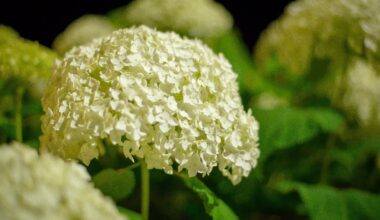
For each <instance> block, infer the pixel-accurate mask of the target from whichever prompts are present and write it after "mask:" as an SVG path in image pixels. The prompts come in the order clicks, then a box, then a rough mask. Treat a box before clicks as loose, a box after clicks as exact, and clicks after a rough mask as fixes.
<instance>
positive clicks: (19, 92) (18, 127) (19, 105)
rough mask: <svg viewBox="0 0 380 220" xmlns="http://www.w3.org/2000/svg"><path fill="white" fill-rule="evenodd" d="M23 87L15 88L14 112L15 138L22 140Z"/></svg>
mask: <svg viewBox="0 0 380 220" xmlns="http://www.w3.org/2000/svg"><path fill="white" fill-rule="evenodd" d="M23 95H24V88H23V87H18V88H17V90H16V113H15V128H16V140H17V141H18V142H22V97H23Z"/></svg>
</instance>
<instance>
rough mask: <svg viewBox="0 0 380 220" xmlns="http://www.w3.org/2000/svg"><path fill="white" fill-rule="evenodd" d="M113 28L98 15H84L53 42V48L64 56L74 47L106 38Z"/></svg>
mask: <svg viewBox="0 0 380 220" xmlns="http://www.w3.org/2000/svg"><path fill="white" fill-rule="evenodd" d="M114 30H115V28H114V26H113V25H112V23H111V22H110V21H108V20H107V19H106V18H105V17H103V16H100V15H84V16H82V17H80V18H78V19H77V20H75V21H73V22H72V23H71V24H69V26H67V28H66V29H65V31H64V32H62V33H61V34H59V35H58V36H57V38H56V39H55V40H54V42H53V48H54V50H56V51H57V52H58V53H59V54H64V53H66V52H67V51H68V50H70V49H71V48H73V47H74V46H79V45H82V44H86V43H89V42H90V41H91V40H93V39H95V38H98V37H103V36H106V35H108V34H110V33H112V31H114Z"/></svg>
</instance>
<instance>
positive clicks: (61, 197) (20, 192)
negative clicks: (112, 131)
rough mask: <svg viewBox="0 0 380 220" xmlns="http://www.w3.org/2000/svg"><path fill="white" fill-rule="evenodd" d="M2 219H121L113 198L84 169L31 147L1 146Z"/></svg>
mask: <svg viewBox="0 0 380 220" xmlns="http://www.w3.org/2000/svg"><path fill="white" fill-rule="evenodd" d="M0 176H1V178H0V213H1V219H3V220H24V219H28V220H51V219H57V220H67V219H78V220H96V219H99V220H103V219H112V220H122V219H125V218H124V217H122V216H121V215H120V214H119V213H118V211H117V209H116V207H115V206H114V204H113V203H112V201H111V200H110V199H108V198H106V197H104V196H103V195H102V194H101V192H100V191H99V190H97V189H95V188H94V187H93V186H92V185H91V184H90V182H89V180H90V176H89V175H88V174H87V172H86V169H85V168H84V167H83V166H81V165H79V164H76V163H73V162H65V161H63V160H62V159H59V158H56V157H54V156H51V155H49V154H43V155H41V156H39V155H38V154H37V152H36V151H35V150H33V149H32V148H30V147H28V146H25V145H22V144H19V143H12V144H9V145H2V146H0Z"/></svg>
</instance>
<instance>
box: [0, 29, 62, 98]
mask: <svg viewBox="0 0 380 220" xmlns="http://www.w3.org/2000/svg"><path fill="white" fill-rule="evenodd" d="M55 58H56V55H55V53H54V52H52V51H51V50H50V49H48V48H46V47H44V46H41V45H39V44H38V43H36V42H32V41H28V40H25V39H23V38H21V37H20V36H18V34H17V33H16V32H15V31H14V30H12V29H11V28H9V27H6V26H3V25H0V79H1V80H9V79H18V80H20V81H23V82H25V83H26V85H27V86H29V87H30V89H31V91H33V92H35V93H36V94H37V95H39V96H40V95H41V94H42V91H43V89H44V86H45V84H44V82H46V79H47V78H48V77H49V75H50V72H51V68H52V66H53V65H54V60H55Z"/></svg>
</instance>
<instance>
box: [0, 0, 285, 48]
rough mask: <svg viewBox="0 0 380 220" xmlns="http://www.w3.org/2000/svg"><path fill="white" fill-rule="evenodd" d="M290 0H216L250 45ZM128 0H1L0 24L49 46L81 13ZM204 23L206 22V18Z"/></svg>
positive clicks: (102, 10)
mask: <svg viewBox="0 0 380 220" xmlns="http://www.w3.org/2000/svg"><path fill="white" fill-rule="evenodd" d="M291 1H292V0H261V1H254V0H252V1H250V0H248V1H247V0H218V2H220V3H222V4H223V5H224V6H225V7H226V8H227V10H229V11H230V12H231V14H232V15H233V17H234V19H235V25H236V26H237V27H238V28H239V29H240V31H241V33H242V36H243V38H244V41H245V42H246V44H247V45H248V47H249V48H252V47H253V45H254V43H255V42H256V40H257V38H258V36H259V34H260V32H261V31H262V30H263V29H265V27H266V26H267V25H268V24H269V23H270V22H271V21H273V20H274V19H276V18H277V17H278V16H280V15H281V14H282V12H283V9H284V7H285V6H286V5H287V4H288V3H289V2H291ZM128 2H130V0H75V1H74V0H66V1H65V0H63V1H54V0H52V1H46V2H44V1H37V0H29V1H17V0H13V1H12V0H11V1H5V0H3V1H1V2H0V23H1V24H5V25H8V26H11V27H13V28H14V29H16V30H17V31H18V32H19V33H20V34H21V35H22V36H23V37H25V38H27V39H31V40H36V41H39V42H40V43H42V44H44V45H46V46H50V45H51V43H52V41H53V40H54V38H55V36H56V35H57V34H58V33H60V32H61V31H63V30H64V29H65V27H66V26H67V25H68V24H69V23H70V22H71V21H73V20H75V19H76V18H78V17H80V16H81V15H84V14H90V13H91V14H105V13H107V12H108V11H110V10H111V9H114V8H117V7H119V6H123V5H126V4H127V3H128ZM206 22H207V21H206Z"/></svg>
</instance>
